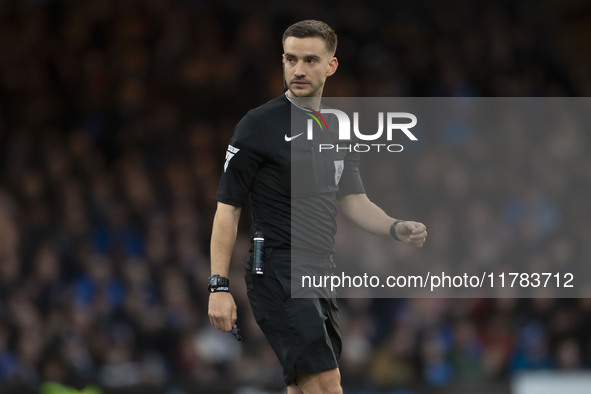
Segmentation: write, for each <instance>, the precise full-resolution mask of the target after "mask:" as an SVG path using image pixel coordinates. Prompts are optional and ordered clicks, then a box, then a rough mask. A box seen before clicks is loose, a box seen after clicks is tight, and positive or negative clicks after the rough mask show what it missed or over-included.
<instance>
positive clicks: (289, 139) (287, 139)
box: [285, 133, 304, 142]
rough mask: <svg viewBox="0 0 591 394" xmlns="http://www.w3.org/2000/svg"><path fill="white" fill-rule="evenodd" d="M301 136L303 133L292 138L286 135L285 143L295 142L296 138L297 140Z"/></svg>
mask: <svg viewBox="0 0 591 394" xmlns="http://www.w3.org/2000/svg"><path fill="white" fill-rule="evenodd" d="M302 134H304V133H300V134H296V135H294V136H293V137H288V136H287V134H285V141H286V142H290V141H291V140H295V139H296V138H298V137H299V136H300V135H302Z"/></svg>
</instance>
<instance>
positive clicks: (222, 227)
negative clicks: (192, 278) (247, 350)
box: [209, 202, 242, 331]
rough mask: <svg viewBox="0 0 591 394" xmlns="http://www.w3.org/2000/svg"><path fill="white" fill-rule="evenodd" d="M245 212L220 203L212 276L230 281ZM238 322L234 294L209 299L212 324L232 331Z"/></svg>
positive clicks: (215, 223)
mask: <svg viewBox="0 0 591 394" xmlns="http://www.w3.org/2000/svg"><path fill="white" fill-rule="evenodd" d="M241 211H242V208H241V207H235V206H233V205H228V204H224V203H222V202H218V206H217V210H216V213H215V217H214V219H213V229H212V231H211V275H220V276H223V277H226V278H227V277H228V274H229V271H230V260H231V258H232V251H233V250H234V244H235V243H236V235H237V232H238V221H239V219H240V212H241ZM236 319H237V313H236V303H235V302H234V297H232V295H231V294H230V293H227V292H216V293H211V294H210V295H209V321H210V322H211V324H212V325H213V326H214V327H215V328H216V329H218V330H221V331H231V330H232V327H233V326H234V324H235V323H236Z"/></svg>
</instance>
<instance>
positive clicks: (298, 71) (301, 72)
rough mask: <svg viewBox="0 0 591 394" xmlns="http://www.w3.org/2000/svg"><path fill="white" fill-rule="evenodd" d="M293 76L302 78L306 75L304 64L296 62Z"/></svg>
mask: <svg viewBox="0 0 591 394" xmlns="http://www.w3.org/2000/svg"><path fill="white" fill-rule="evenodd" d="M293 74H294V75H295V76H296V77H303V76H305V75H306V71H305V69H304V62H301V61H299V62H297V64H296V66H295V69H294V72H293Z"/></svg>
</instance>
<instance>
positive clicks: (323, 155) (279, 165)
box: [216, 95, 365, 253]
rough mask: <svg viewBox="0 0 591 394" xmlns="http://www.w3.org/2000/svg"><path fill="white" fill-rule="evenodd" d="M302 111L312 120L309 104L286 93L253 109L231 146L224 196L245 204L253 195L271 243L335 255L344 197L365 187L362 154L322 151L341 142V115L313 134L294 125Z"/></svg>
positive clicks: (256, 219) (258, 227)
mask: <svg viewBox="0 0 591 394" xmlns="http://www.w3.org/2000/svg"><path fill="white" fill-rule="evenodd" d="M292 110H293V111H292ZM292 115H293V116H294V117H295V118H296V121H295V123H294V119H293V118H292ZM298 116H301V118H302V119H301V120H302V122H299V123H302V124H305V120H306V119H307V116H306V110H305V109H303V108H299V107H296V106H295V105H294V104H292V103H291V102H290V101H289V99H287V97H286V96H285V95H282V96H280V97H278V98H276V99H274V100H271V101H269V102H267V103H266V104H264V105H262V106H260V107H257V108H255V109H253V110H251V111H249V112H248V113H247V114H246V115H245V116H244V117H243V118H242V119H241V120H240V122H239V123H238V125H237V126H236V129H235V130H234V134H233V136H232V138H231V140H230V144H229V145H228V150H227V151H226V158H225V162H224V167H223V173H222V177H221V181H220V185H219V188H218V192H217V195H216V198H217V200H218V201H220V202H223V203H225V204H229V205H234V206H243V205H244V204H245V203H246V201H247V200H248V197H249V196H250V199H251V204H252V212H253V218H252V219H253V220H252V227H253V228H252V232H253V233H254V232H255V231H261V232H262V233H263V235H264V237H265V245H267V246H270V247H273V248H298V249H304V250H310V251H313V252H318V253H332V251H333V244H334V235H335V234H336V212H337V207H336V202H337V199H338V198H339V197H340V196H343V195H346V194H354V193H365V190H364V188H363V183H362V181H361V178H360V176H359V168H358V167H359V154H358V153H355V152H354V151H353V152H350V151H348V150H346V149H341V150H336V149H333V150H324V151H320V150H319V144H327V145H325V146H329V145H337V144H338V133H337V132H336V130H338V128H337V127H336V126H335V125H336V119H331V117H329V116H326V117H325V119H326V121H327V124H328V127H327V129H323V130H322V131H319V132H314V135H313V138H312V139H310V140H309V139H308V138H307V135H306V133H305V132H304V131H305V129H302V128H298V129H297V130H292V128H293V126H292V125H294V124H299V123H298V121H297V118H298Z"/></svg>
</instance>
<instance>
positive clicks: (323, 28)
mask: <svg viewBox="0 0 591 394" xmlns="http://www.w3.org/2000/svg"><path fill="white" fill-rule="evenodd" d="M287 37H296V38H307V37H319V38H321V39H322V40H323V41H324V43H325V45H326V49H327V50H328V51H329V52H330V53H332V54H333V55H334V53H335V52H336V50H337V34H336V33H335V32H334V30H333V29H332V27H330V26H329V25H327V24H326V23H324V22H321V21H317V20H314V19H307V20H304V21H300V22H297V23H294V24H293V25H291V26H289V27H288V28H287V29H286V30H285V33H283V38H282V40H281V43H282V44H283V45H284V46H285V40H286V39H287Z"/></svg>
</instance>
